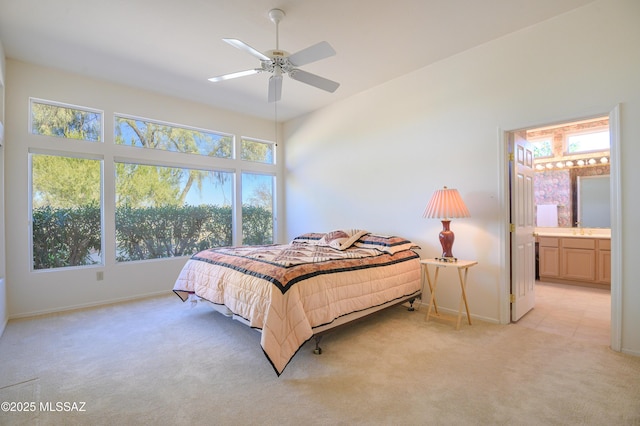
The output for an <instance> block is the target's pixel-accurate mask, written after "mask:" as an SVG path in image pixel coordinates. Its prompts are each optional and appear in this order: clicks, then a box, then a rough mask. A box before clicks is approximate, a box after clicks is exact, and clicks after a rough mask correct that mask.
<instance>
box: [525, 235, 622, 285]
mask: <svg viewBox="0 0 640 426" xmlns="http://www.w3.org/2000/svg"><path fill="white" fill-rule="evenodd" d="M562 231H564V230H560V229H556V230H554V231H549V230H546V231H545V230H539V231H538V232H536V244H537V246H538V250H537V252H538V259H537V260H538V271H539V277H540V281H552V282H558V283H566V284H575V285H583V286H592V287H601V288H610V286H611V233H610V230H608V229H606V230H605V229H593V230H592V229H576V228H573V230H567V231H566V232H562Z"/></svg>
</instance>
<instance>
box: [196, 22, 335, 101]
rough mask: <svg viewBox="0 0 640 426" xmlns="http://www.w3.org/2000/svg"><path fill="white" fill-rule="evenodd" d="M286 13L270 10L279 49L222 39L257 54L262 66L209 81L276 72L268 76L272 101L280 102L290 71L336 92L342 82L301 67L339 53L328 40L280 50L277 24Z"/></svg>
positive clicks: (291, 73) (269, 99)
mask: <svg viewBox="0 0 640 426" xmlns="http://www.w3.org/2000/svg"><path fill="white" fill-rule="evenodd" d="M284 16H285V14H284V12H283V11H282V10H280V9H271V10H270V11H269V19H271V21H272V22H273V23H274V24H276V48H275V49H274V50H269V51H267V52H265V53H261V52H259V51H257V50H256V49H254V48H253V47H251V46H249V45H248V44H246V43H245V42H243V41H241V40H238V39H235V38H223V39H222V40H223V41H225V42H227V43H229V44H230V45H231V46H233V47H235V48H237V49H240V50H243V51H245V52H247V53H249V54H250V55H253V56H255V57H256V58H258V59H259V60H260V68H253V69H249V70H245V71H238V72H234V73H231V74H224V75H221V76H218V77H211V78H210V79H209V81H212V82H218V81H223V80H229V79H232V78H237V77H244V76H247V75H253V74H258V73H261V72H269V73H271V74H273V75H272V76H271V77H269V95H268V101H269V102H277V101H279V100H280V98H281V96H282V75H283V74H287V75H289V77H291V78H292V79H294V80H298V81H300V82H302V83H305V84H309V85H311V86H314V87H317V88H318V89H322V90H326V91H327V92H331V93H333V92H335V91H336V89H337V88H338V87H339V86H340V83H337V82H335V81H332V80H329V79H326V78H324V77H320V76H319V75H315V74H312V73H310V72H307V71H303V70H301V69H299V68H298V67H299V66H302V65H306V64H310V63H311V62H315V61H319V60H320V59H324V58H328V57H329V56H333V55H335V54H336V52H335V50H333V48H332V47H331V45H330V44H329V43H327V42H326V41H321V42H320V43H317V44H314V45H313V46H310V47H307V48H306V49H303V50H301V51H299V52H296V53H294V54H292V55H289V53H288V52H286V51H284V50H280V46H279V40H278V36H279V34H278V25H279V24H280V21H281V20H282V18H284Z"/></svg>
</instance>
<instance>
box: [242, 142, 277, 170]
mask: <svg viewBox="0 0 640 426" xmlns="http://www.w3.org/2000/svg"><path fill="white" fill-rule="evenodd" d="M274 151H275V144H274V143H273V142H265V141H259V140H255V139H247V138H242V139H241V140H240V158H241V159H242V160H246V161H256V162H259V163H266V164H274V163H275V156H274V154H275V152H274Z"/></svg>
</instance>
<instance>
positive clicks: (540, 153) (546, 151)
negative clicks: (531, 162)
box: [530, 138, 553, 158]
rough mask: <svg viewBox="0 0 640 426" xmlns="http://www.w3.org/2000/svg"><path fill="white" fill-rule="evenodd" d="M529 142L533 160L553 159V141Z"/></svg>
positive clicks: (536, 140)
mask: <svg viewBox="0 0 640 426" xmlns="http://www.w3.org/2000/svg"><path fill="white" fill-rule="evenodd" d="M530 142H531V144H532V145H533V156H534V158H545V157H553V143H552V142H553V141H552V139H551V138H546V139H534V140H531V141H530Z"/></svg>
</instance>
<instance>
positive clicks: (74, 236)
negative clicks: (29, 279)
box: [29, 153, 104, 270]
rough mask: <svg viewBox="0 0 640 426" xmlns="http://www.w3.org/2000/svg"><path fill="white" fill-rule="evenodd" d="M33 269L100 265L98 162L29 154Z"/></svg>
mask: <svg viewBox="0 0 640 426" xmlns="http://www.w3.org/2000/svg"><path fill="white" fill-rule="evenodd" d="M29 160H30V166H31V197H32V198H31V218H32V221H31V235H32V250H33V264H32V266H33V269H34V270H38V269H52V268H62V267H68V266H82V265H94V264H102V263H104V262H103V257H102V220H101V182H102V179H101V176H102V161H101V160H95V159H87V158H76V157H69V156H61V155H43V154H38V153H32V154H30V156H29Z"/></svg>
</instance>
